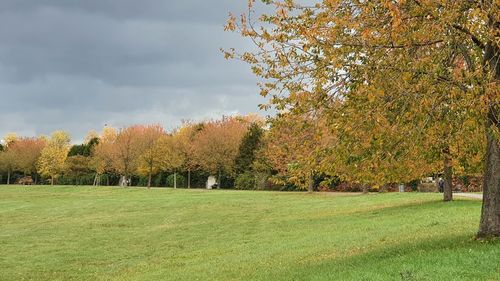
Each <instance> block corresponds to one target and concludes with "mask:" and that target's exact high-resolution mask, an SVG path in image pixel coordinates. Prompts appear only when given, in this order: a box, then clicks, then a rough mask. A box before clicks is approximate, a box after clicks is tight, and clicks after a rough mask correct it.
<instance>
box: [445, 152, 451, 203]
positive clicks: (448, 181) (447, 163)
mask: <svg viewBox="0 0 500 281" xmlns="http://www.w3.org/2000/svg"><path fill="white" fill-rule="evenodd" d="M443 159H444V160H443V164H444V169H443V170H444V192H443V201H445V202H448V201H452V200H453V167H452V163H451V156H450V149H449V148H448V147H447V148H445V149H444V150H443Z"/></svg>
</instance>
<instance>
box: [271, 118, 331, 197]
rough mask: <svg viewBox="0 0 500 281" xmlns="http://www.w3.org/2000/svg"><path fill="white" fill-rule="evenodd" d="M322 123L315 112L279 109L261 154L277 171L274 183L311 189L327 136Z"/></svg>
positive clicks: (327, 140)
mask: <svg viewBox="0 0 500 281" xmlns="http://www.w3.org/2000/svg"><path fill="white" fill-rule="evenodd" d="M322 125H324V123H323V121H322V120H321V118H320V117H319V116H318V115H317V114H301V115H297V114H291V113H281V114H279V115H278V116H277V117H276V118H274V119H273V120H272V121H271V123H270V126H271V128H270V130H269V132H268V134H267V135H266V140H265V147H264V156H265V158H266V160H267V161H269V163H270V166H271V167H272V168H273V169H275V170H276V171H277V172H278V173H277V175H275V176H274V177H273V178H272V179H273V180H274V181H275V182H276V183H278V184H286V183H291V184H294V185H295V186H297V187H298V188H300V189H304V190H308V191H309V192H313V191H314V177H315V175H317V174H318V173H319V167H320V163H321V159H322V157H323V152H324V149H325V147H327V145H328V142H329V141H330V139H331V136H329V135H323V132H322V130H324V126H322Z"/></svg>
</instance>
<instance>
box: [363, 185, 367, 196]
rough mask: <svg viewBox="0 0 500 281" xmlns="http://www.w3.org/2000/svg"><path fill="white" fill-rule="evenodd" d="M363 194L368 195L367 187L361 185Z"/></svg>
mask: <svg viewBox="0 0 500 281" xmlns="http://www.w3.org/2000/svg"><path fill="white" fill-rule="evenodd" d="M363 194H368V185H366V184H364V185H363Z"/></svg>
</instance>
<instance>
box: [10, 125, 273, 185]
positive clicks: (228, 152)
mask: <svg viewBox="0 0 500 281" xmlns="http://www.w3.org/2000/svg"><path fill="white" fill-rule="evenodd" d="M263 126H264V121H263V120H262V119H260V118H258V117H256V116H253V115H249V116H235V117H224V118H222V119H221V120H213V121H208V122H201V123H185V124H183V125H182V126H181V127H179V128H178V129H176V130H174V131H172V132H166V131H165V130H164V128H162V127H161V126H160V125H134V126H130V127H125V128H122V129H119V130H117V129H115V128H112V127H105V128H104V129H103V130H102V132H101V133H97V132H95V131H91V132H89V133H88V136H87V137H86V139H85V141H84V143H83V144H78V145H71V140H70V136H69V135H68V134H67V133H65V132H62V131H57V132H54V133H53V134H52V135H51V136H50V137H45V136H42V137H17V136H15V135H14V134H11V135H8V136H6V137H5V143H4V144H3V146H2V148H1V150H2V151H1V152H0V170H1V171H2V172H4V174H6V175H7V179H6V182H7V183H10V182H11V175H12V173H14V172H17V173H20V174H21V175H22V176H31V177H32V178H33V179H34V182H35V183H36V182H38V175H40V176H42V177H43V178H44V179H45V180H47V181H48V182H50V183H51V184H54V183H55V182H56V181H59V183H67V182H68V181H71V180H73V182H76V183H78V182H80V181H79V179H80V178H82V177H85V178H87V179H88V178H89V175H92V184H93V185H100V184H102V183H103V182H102V177H103V176H104V177H105V178H106V184H107V185H109V184H110V181H109V180H110V178H111V179H116V178H117V177H118V184H119V185H122V186H128V185H131V184H132V183H133V180H132V179H133V178H134V177H136V178H137V177H140V178H145V179H146V185H147V186H148V187H151V186H152V185H158V184H160V185H162V183H161V182H160V183H157V181H154V178H155V177H157V176H158V175H159V174H164V173H172V174H173V184H174V187H177V181H178V180H180V181H182V182H184V181H185V180H184V179H183V178H182V177H181V178H180V177H179V176H178V175H177V174H178V173H180V174H183V175H186V177H187V187H188V188H190V187H191V177H192V173H195V175H196V176H197V177H200V175H201V176H202V177H204V178H205V180H203V181H202V182H204V181H206V176H208V175H214V176H216V177H217V179H218V186H219V187H220V186H221V180H222V179H223V178H225V179H227V180H229V181H230V182H231V183H232V181H234V179H235V178H236V177H237V175H238V174H242V173H245V172H246V171H248V170H249V169H250V168H251V166H252V163H253V159H254V157H250V158H249V157H248V156H249V155H251V154H253V153H254V151H255V150H256V149H257V148H258V145H257V143H258V142H259V140H260V137H261V135H262V132H263V129H262V128H263ZM254 134H257V136H254ZM255 137H257V138H255ZM250 139H251V140H250ZM249 141H250V142H252V143H248V142H249ZM247 143H248V144H247ZM197 182H198V185H200V184H199V183H200V180H198V181H197ZM231 185H232V184H231Z"/></svg>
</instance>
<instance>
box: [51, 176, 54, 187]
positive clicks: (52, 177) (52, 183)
mask: <svg viewBox="0 0 500 281" xmlns="http://www.w3.org/2000/svg"><path fill="white" fill-rule="evenodd" d="M50 185H54V176H50Z"/></svg>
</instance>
